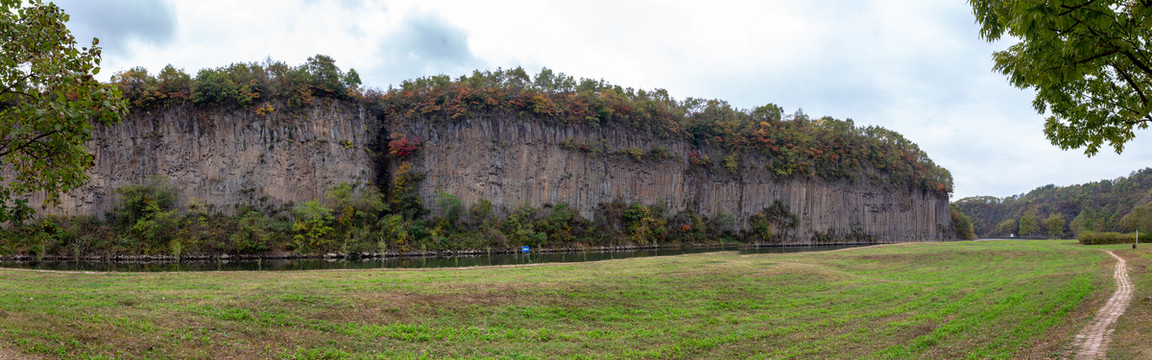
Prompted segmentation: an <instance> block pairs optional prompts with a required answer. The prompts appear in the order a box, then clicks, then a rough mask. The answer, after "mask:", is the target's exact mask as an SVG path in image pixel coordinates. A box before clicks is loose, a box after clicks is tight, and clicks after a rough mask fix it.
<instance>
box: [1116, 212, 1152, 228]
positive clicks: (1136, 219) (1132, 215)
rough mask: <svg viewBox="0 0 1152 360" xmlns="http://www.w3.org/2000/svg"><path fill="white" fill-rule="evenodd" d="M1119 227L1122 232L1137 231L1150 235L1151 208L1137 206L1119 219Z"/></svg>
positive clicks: (1151, 222) (1151, 224)
mask: <svg viewBox="0 0 1152 360" xmlns="http://www.w3.org/2000/svg"><path fill="white" fill-rule="evenodd" d="M1120 227H1121V229H1123V230H1124V231H1137V230H1139V231H1140V232H1142V233H1145V234H1152V208H1150V205H1143V206H1138V207H1136V208H1135V209H1132V212H1129V213H1128V214H1127V215H1124V217H1123V218H1121V219H1120Z"/></svg>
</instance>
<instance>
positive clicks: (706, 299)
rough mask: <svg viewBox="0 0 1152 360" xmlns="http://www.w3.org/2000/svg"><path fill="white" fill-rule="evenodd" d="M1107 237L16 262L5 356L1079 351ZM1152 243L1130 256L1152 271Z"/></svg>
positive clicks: (1142, 275) (0, 291) (1142, 294)
mask: <svg viewBox="0 0 1152 360" xmlns="http://www.w3.org/2000/svg"><path fill="white" fill-rule="evenodd" d="M1108 248H1117V249H1119V248H1122V247H1119V246H1110V247H1108V246H1105V247H1087V246H1081V245H1077V244H1075V243H1074V242H1071V241H992V242H959V243H936V244H905V245H894V246H885V247H873V248H862V249H851V250H844V251H835V252H820V253H798V254H759V255H746V256H741V255H737V254H736V253H734V252H720V253H710V254H696V255H685V256H675V257H658V258H642V259H628V260H613V261H602V262H591V263H577V264H548V265H539V266H516V267H492V268H469V269H418V270H356V271H305V272H199V273H111V274H109V273H103V274H74V273H46V272H30V271H12V270H0V348H6V349H7V351H9V352H13V351H18V352H27V353H32V354H34V355H35V356H41V357H46V358H54V357H65V358H73V357H77V358H223V357H228V356H233V357H240V358H253V357H258V358H266V357H273V358H277V357H278V358H292V357H295V358H418V357H430V358H442V357H497V358H555V357H566V358H602V357H609V358H618V357H622V358H743V357H749V356H752V357H767V358H789V357H793V358H812V357H833V358H859V357H862V358H965V357H975V358H989V357H994V358H1020V357H1035V358H1046V357H1054V356H1058V355H1060V354H1061V353H1062V352H1064V351H1066V350H1067V349H1066V348H1065V347H1066V346H1067V344H1068V343H1069V342H1070V341H1071V339H1072V337H1073V336H1074V335H1075V333H1076V332H1077V331H1079V329H1080V328H1081V327H1082V326H1083V325H1084V324H1085V323H1086V322H1087V320H1088V317H1090V316H1091V314H1092V313H1093V312H1094V311H1095V309H1096V308H1097V307H1098V305H1099V304H1101V303H1102V302H1103V301H1104V300H1105V299H1106V297H1107V295H1108V294H1109V293H1110V292H1111V289H1112V288H1113V285H1112V282H1111V270H1112V268H1111V265H1112V260H1111V258H1110V257H1108V256H1107V255H1106V254H1104V253H1103V252H1102V251H1100V249H1108ZM1141 251H1142V252H1140V253H1135V254H1133V253H1131V252H1127V251H1122V252H1121V253H1123V254H1124V255H1125V256H1128V258H1129V259H1134V261H1135V260H1136V259H1137V258H1140V259H1142V260H1140V261H1142V264H1143V265H1140V266H1147V265H1148V264H1149V261H1148V260H1149V253H1148V252H1147V251H1146V249H1141ZM1133 265H1136V263H1133ZM1133 267H1134V268H1135V267H1137V266H1133ZM1141 269H1143V268H1141ZM1133 276H1134V277H1133V279H1134V280H1135V281H1136V283H1137V287H1138V291H1139V292H1138V297H1137V300H1136V302H1134V307H1140V306H1143V308H1142V309H1141V310H1140V311H1138V312H1137V313H1139V314H1143V315H1141V316H1144V317H1145V318H1147V317H1149V316H1150V315H1149V312H1148V311H1147V309H1146V308H1147V302H1148V300H1147V299H1148V298H1147V296H1148V295H1149V292H1148V290H1147V289H1148V288H1149V287H1150V286H1152V279H1149V276H1148V273H1147V271H1145V270H1140V271H1134V272H1133ZM1141 304H1143V305H1141ZM1124 321H1128V320H1122V323H1121V325H1120V326H1121V328H1120V329H1119V330H1118V331H1117V334H1116V336H1117V339H1118V340H1117V341H1116V342H1115V344H1114V345H1113V347H1114V348H1115V349H1116V351H1118V353H1125V352H1126V354H1133V353H1141V354H1145V355H1146V354H1147V350H1146V349H1147V345H1146V344H1144V345H1140V343H1141V342H1140V341H1139V340H1140V339H1139V336H1138V334H1139V332H1140V331H1145V330H1147V329H1146V328H1147V327H1149V325H1141V323H1135V324H1132V323H1126V322H1124ZM1148 323H1149V322H1143V324H1148ZM1125 326H1127V327H1125Z"/></svg>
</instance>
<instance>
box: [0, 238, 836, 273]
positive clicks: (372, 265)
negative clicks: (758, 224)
mask: <svg viewBox="0 0 1152 360" xmlns="http://www.w3.org/2000/svg"><path fill="white" fill-rule="evenodd" d="M854 246H856V245H851V246H843V245H840V246H792V247H762V248H739V247H734V246H730V247H713V248H667V249H640V250H623V251H574V252H554V253H524V254H522V253H513V254H491V255H468V256H451V257H391V258H376V259H360V260H342V259H341V260H335V259H261V260H223V259H215V260H199V261H182V262H123V261H122V262H95V261H38V262H37V261H0V267H9V268H23V269H39V270H63V271H119V272H157V271H289V270H326V269H379V268H441V267H473V266H496V265H522V264H542V263H555V262H584V261H599V260H610V259H627V258H636V257H649V256H667V255H681V254H694V253H705V252H715V251H739V253H741V254H761V253H787V252H802V251H822V250H836V249H843V248H848V247H854Z"/></svg>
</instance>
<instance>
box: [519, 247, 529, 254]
mask: <svg viewBox="0 0 1152 360" xmlns="http://www.w3.org/2000/svg"><path fill="white" fill-rule="evenodd" d="M520 252H525V253H526V252H528V247H527V246H525V247H522V248H520Z"/></svg>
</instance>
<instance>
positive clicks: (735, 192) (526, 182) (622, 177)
mask: <svg viewBox="0 0 1152 360" xmlns="http://www.w3.org/2000/svg"><path fill="white" fill-rule="evenodd" d="M378 124H379V122H378V121H376V120H375V119H374V118H373V117H372V116H371V115H369V114H368V113H367V112H366V111H364V110H362V109H360V108H357V107H354V106H352V105H347V104H342V103H337V102H330V103H324V104H322V105H318V106H313V107H310V108H307V109H304V110H301V111H296V112H274V113H272V114H269V115H265V116H261V115H258V114H256V113H253V112H251V111H250V110H247V111H242V110H236V111H196V110H194V109H191V108H182V109H171V110H166V111H162V112H157V113H155V114H148V113H136V114H133V115H132V116H130V117H129V118H127V119H125V120H124V121H123V122H122V123H120V124H117V125H113V126H107V127H105V126H96V127H95V129H94V133H93V140H92V141H91V142H90V144H89V150H90V151H92V153H93V154H95V162H96V163H95V166H94V167H93V168H92V169H91V170H90V175H91V180H90V181H89V183H88V184H87V185H85V186H84V187H82V188H80V189H78V190H76V191H73V192H72V193H70V194H66V195H65V196H64V197H63V198H62V203H61V206H60V207H58V208H55V209H49V210H48V211H47V212H48V213H56V214H61V215H95V216H103V214H105V213H107V212H108V211H110V210H111V209H112V208H113V206H115V203H116V201H117V195H116V193H115V189H117V188H119V187H122V186H125V185H130V184H142V183H145V182H146V181H147V180H148V179H149V178H150V177H152V176H153V175H164V176H166V177H168V178H169V181H170V183H171V184H173V185H174V186H176V188H177V189H178V198H179V200H178V203H179V205H180V206H184V207H186V206H189V205H190V204H194V203H199V204H204V205H205V206H207V207H209V208H210V209H214V210H216V211H222V212H225V213H232V212H234V211H235V209H237V208H238V207H240V206H242V205H251V206H256V207H257V208H263V209H270V208H271V209H283V208H285V207H287V206H291V205H292V204H294V203H301V202H303V201H307V200H322V199H323V198H324V191H325V190H326V189H328V188H330V187H332V186H334V185H336V184H339V183H341V182H357V181H359V182H362V183H365V182H377V179H376V178H377V177H378V176H377V175H376V174H377V170H376V169H377V168H378V166H380V168H381V169H388V168H390V166H388V164H387V163H386V162H387V161H389V160H387V159H384V158H383V157H376V156H373V155H372V154H373V151H371V150H369V149H372V148H373V147H374V146H376V145H377V144H382V143H384V141H386V140H387V136H389V134H403V135H405V136H406V137H409V138H419V139H420V140H421V141H423V145H422V146H421V150H420V152H419V153H418V154H417V156H416V157H414V158H412V159H411V160H410V161H411V162H412V165H413V169H414V170H415V171H418V172H421V173H423V174H424V175H425V178H424V180H423V181H422V182H421V183H420V194H421V197H422V198H423V199H424V203H425V204H426V206H429V207H434V204H435V199H436V197H437V195H436V194H437V192H438V191H445V192H448V193H452V194H454V195H456V196H458V197H459V198H460V199H461V200H462V201H463V203H464V204H465V206H468V205H470V204H472V203H474V202H476V201H477V200H479V199H487V200H489V201H491V202H492V203H493V205H494V207H495V210H496V211H497V212H498V213H506V212H507V211H509V210H511V209H514V208H516V207H519V206H523V205H528V206H533V207H541V206H546V205H550V204H559V203H566V204H568V205H569V206H571V207H573V208H575V209H577V210H578V211H579V212H580V213H581V215H583V216H585V217H587V218H591V217H592V216H593V215H594V213H595V212H596V210H597V209H598V208H599V205H600V204H601V203H606V202H612V201H614V200H622V201H624V202H640V203H646V204H653V203H657V202H663V203H664V204H665V206H666V207H667V208H668V214H670V215H671V214H675V213H677V212H680V211H685V210H690V211H693V212H696V213H698V214H701V215H707V216H712V215H715V214H718V213H725V214H729V215H731V216H732V217H733V219H734V222H735V227H736V228H738V229H743V228H746V227H747V226H748V225H747V221H748V218H749V216H751V215H752V214H754V213H756V212H758V211H760V210H761V209H764V208H765V207H768V206H770V205H772V204H773V203H774V202H776V201H779V202H781V203H783V204H784V205H786V206H787V207H788V208H789V209H790V211H791V212H792V213H794V214H795V215H797V216H798V217H799V224H798V226H797V227H795V228H793V229H790V230H789V231H787V232H786V233H785V234H784V235H785V238H786V241H787V242H789V243H796V244H804V243H810V242H813V241H814V240H815V239H816V238H817V237H821V236H823V237H826V238H829V239H833V240H836V239H844V238H846V237H848V236H849V234H854V235H865V236H868V237H870V239H871V240H872V241H884V242H894V241H938V240H946V239H950V238H952V237H953V235H952V234H951V231H950V230H949V229H950V228H951V217H950V215H949V211H948V199H947V197H942V196H937V195H936V194H934V193H930V192H923V191H919V190H910V189H893V188H891V186H885V185H883V184H882V182H881V181H858V182H849V181H847V180H843V181H835V182H828V181H825V180H822V179H819V178H803V177H790V178H784V179H777V178H775V177H774V176H773V175H771V174H770V173H768V172H767V171H765V170H763V169H764V168H765V166H764V165H765V164H766V163H767V161H768V160H767V159H763V158H759V157H756V156H745V157H744V159H743V160H742V162H741V164H740V168H741V169H742V170H740V171H737V172H735V173H732V172H728V171H725V170H713V171H711V172H710V171H708V170H706V169H705V168H703V167H701V166H698V165H695V164H693V163H692V162H690V161H689V160H688V158H689V153H690V152H691V151H692V150H693V149H692V148H691V146H690V144H687V143H686V142H685V141H683V140H679V139H661V138H659V137H657V136H654V135H651V134H644V133H637V132H634V131H626V130H623V129H614V128H599V127H589V126H572V125H562V124H549V123H547V122H543V121H521V120H515V119H511V118H507V117H503V118H502V117H499V116H497V117H493V118H490V119H472V120H467V121H461V122H454V123H451V124H443V123H435V122H416V121H395V122H394V123H393V124H391V125H388V129H381V127H382V126H380V125H378ZM582 144H596V145H595V146H591V147H592V148H594V149H593V150H591V151H590V150H585V149H582V148H588V146H584V145H582ZM595 149H599V150H595ZM651 149H657V150H658V151H656V152H655V153H656V154H659V155H661V156H657V157H655V158H652V157H642V156H636V155H635V154H639V152H647V151H649V150H651ZM630 154H632V155H630ZM377 160H379V161H380V162H385V163H380V162H378V161H377ZM713 167H715V165H713ZM380 174H383V176H390V175H388V172H387V171H382V172H380ZM874 175H875V174H874ZM384 180H390V179H384ZM379 183H383V184H388V183H391V181H384V182H379ZM33 200H34V201H36V200H38V199H35V198H34V199H33ZM34 203H36V202H34ZM435 210H436V209H433V211H435Z"/></svg>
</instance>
